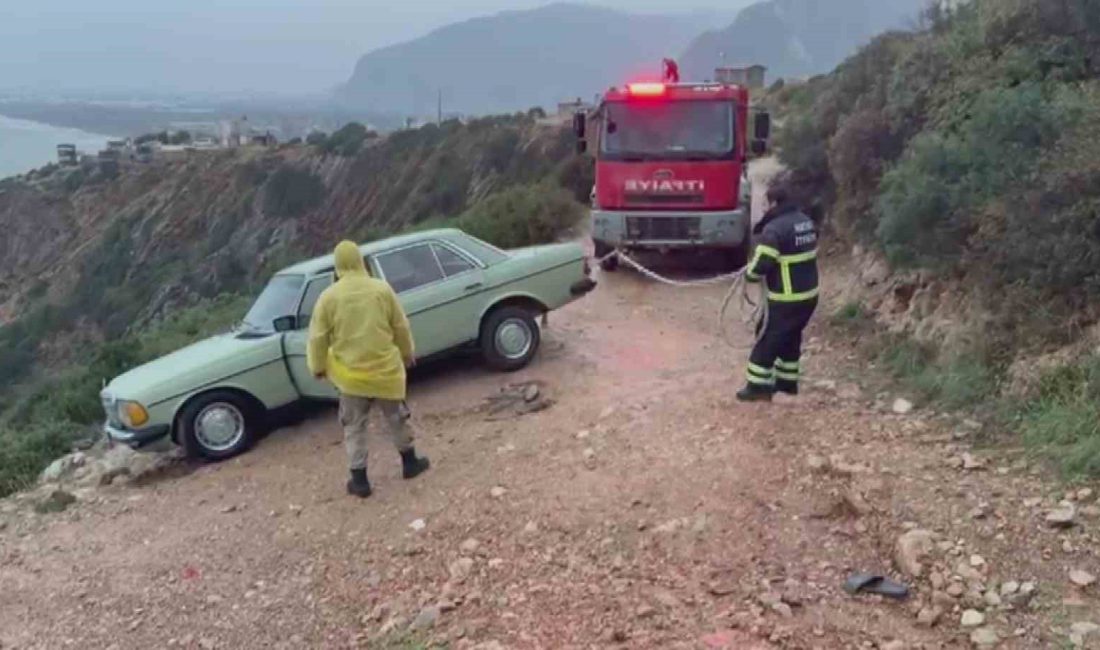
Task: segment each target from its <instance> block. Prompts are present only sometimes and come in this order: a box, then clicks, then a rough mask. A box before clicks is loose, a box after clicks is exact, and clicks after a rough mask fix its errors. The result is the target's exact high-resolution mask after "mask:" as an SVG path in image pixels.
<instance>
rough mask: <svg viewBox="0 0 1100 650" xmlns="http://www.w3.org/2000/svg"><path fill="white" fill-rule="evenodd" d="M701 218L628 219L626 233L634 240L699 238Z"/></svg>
mask: <svg viewBox="0 0 1100 650" xmlns="http://www.w3.org/2000/svg"><path fill="white" fill-rule="evenodd" d="M699 221H700V219H699V217H627V218H626V232H627V236H628V237H630V239H634V240H669V241H675V240H692V239H698V238H699Z"/></svg>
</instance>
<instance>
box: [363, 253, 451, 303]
mask: <svg viewBox="0 0 1100 650" xmlns="http://www.w3.org/2000/svg"><path fill="white" fill-rule="evenodd" d="M374 259H375V262H376V263H377V264H378V268H380V269H382V274H383V275H384V276H386V282H389V283H390V286H391V287H393V290H394V291H395V292H397V293H404V292H405V291H412V290H413V289H416V288H417V287H422V286H424V285H426V284H431V283H433V282H438V281H439V280H442V279H443V269H441V268H440V266H439V262H438V261H437V260H436V258H435V253H433V252H432V247H431V245H430V244H418V245H416V246H410V247H408V248H402V249H401V250H397V251H394V252H392V253H383V254H382V255H378V256H376V257H375V258H374Z"/></svg>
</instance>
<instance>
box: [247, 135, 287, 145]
mask: <svg viewBox="0 0 1100 650" xmlns="http://www.w3.org/2000/svg"><path fill="white" fill-rule="evenodd" d="M248 143H249V144H252V145H256V146H260V147H274V146H275V145H277V144H279V139H278V138H276V137H275V135H274V134H273V133H272V132H271V131H266V132H264V133H253V134H252V135H251V137H249V139H248Z"/></svg>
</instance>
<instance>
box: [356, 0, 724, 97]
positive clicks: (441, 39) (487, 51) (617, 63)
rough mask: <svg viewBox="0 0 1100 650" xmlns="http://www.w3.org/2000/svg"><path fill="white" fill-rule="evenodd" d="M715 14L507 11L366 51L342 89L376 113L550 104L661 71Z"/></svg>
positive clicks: (574, 8) (582, 8)
mask: <svg viewBox="0 0 1100 650" xmlns="http://www.w3.org/2000/svg"><path fill="white" fill-rule="evenodd" d="M713 20H714V18H713V16H711V15H710V14H698V15H682V16H680V15H671V16H642V15H633V14H628V13H623V12H619V11H613V10H610V9H604V8H600V7H595V6H588V5H579V4H553V5H549V6H546V7H543V8H540V9H535V10H531V11H508V12H503V13H500V14H496V15H493V16H489V17H484V18H476V19H473V20H469V21H465V22H462V23H457V24H454V25H449V26H447V27H444V28H442V29H439V30H436V31H434V32H432V33H430V34H428V35H426V36H424V37H422V38H418V39H416V40H413V41H409V42H407V43H402V44H399V45H394V46H391V47H386V48H383V49H380V50H376V51H373V52H370V53H368V54H367V55H365V56H364V57H363V58H362V59H360V60H359V62H358V64H357V65H356V66H355V71H354V73H353V74H352V76H351V78H350V79H349V80H348V82H347V83H346V84H345V85H344V86H343V87H342V88H341V89H340V90H339V91H338V93H337V97H338V99H339V100H340V101H341V102H343V103H345V104H350V105H354V106H358V107H362V108H367V109H372V110H377V111H400V112H404V113H407V114H412V115H434V114H435V112H436V102H437V99H438V94H439V93H440V92H442V94H443V104H444V106H443V108H444V110H445V111H457V112H461V113H487V112H500V111H513V110H520V109H526V108H529V107H531V106H544V107H552V106H554V105H555V104H556V103H557V102H559V101H562V100H566V99H572V98H574V97H578V96H579V97H583V98H590V97H591V96H592V95H593V94H595V93H598V92H602V91H603V90H605V89H606V88H607V87H608V86H610V85H613V84H615V83H616V82H619V81H621V80H623V79H625V78H627V77H629V76H632V75H637V74H644V73H649V74H658V73H659V72H660V62H661V58H662V57H668V56H675V55H676V53H677V52H679V51H680V50H681V49H682V48H683V47H684V45H686V44H687V43H688V41H689V40H690V39H691V38H692V37H694V36H695V35H696V34H698V33H699V32H700V31H702V30H703V29H705V28H706V26H707V25H708V24H712V23H713Z"/></svg>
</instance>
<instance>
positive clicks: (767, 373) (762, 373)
mask: <svg viewBox="0 0 1100 650" xmlns="http://www.w3.org/2000/svg"><path fill="white" fill-rule="evenodd" d="M747 370H748V374H750V375H756V376H757V377H760V378H761V379H771V378H772V376H773V375H774V374H775V370H773V369H771V368H765V367H763V366H758V365H756V364H755V363H751V362H750V363H749V366H748V369H747Z"/></svg>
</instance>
